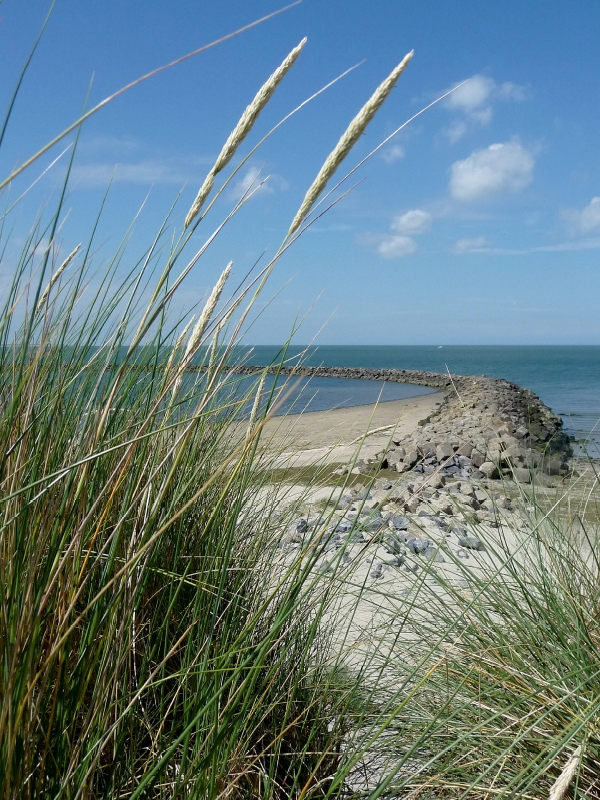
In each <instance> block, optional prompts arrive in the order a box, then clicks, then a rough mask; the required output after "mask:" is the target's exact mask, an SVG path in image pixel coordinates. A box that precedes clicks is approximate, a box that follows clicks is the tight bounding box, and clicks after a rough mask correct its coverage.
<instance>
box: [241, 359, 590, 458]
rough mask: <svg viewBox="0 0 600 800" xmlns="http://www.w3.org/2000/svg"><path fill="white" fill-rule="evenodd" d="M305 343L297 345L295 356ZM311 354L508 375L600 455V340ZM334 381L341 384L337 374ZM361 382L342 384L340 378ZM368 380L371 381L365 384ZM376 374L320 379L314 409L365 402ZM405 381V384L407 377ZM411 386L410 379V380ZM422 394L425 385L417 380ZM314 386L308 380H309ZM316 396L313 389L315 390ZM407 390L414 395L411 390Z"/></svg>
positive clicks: (358, 363)
mask: <svg viewBox="0 0 600 800" xmlns="http://www.w3.org/2000/svg"><path fill="white" fill-rule="evenodd" d="M304 350H305V348H302V347H290V348H289V349H288V351H287V359H288V360H290V359H291V360H293V359H295V358H298V356H299V355H300V354H301V353H302V352H304ZM242 354H243V361H244V362H245V363H248V364H261V365H265V364H270V363H272V362H274V361H277V360H279V359H280V358H281V350H280V348H279V347H278V346H256V347H253V348H251V347H248V348H241V352H240V353H239V355H240V357H242ZM303 362H304V363H305V364H307V365H311V366H319V365H322V366H335V367H363V368H365V369H367V368H370V369H382V368H389V369H417V370H431V371H432V372H446V370H447V369H448V370H449V371H450V372H452V373H457V374H460V375H487V376H488V377H493V378H505V379H506V380H509V381H512V382H513V383H517V384H518V385H519V386H523V387H525V388H527V389H531V391H533V392H535V393H536V394H537V395H538V396H539V397H540V398H541V399H542V400H543V402H544V403H545V404H546V405H547V406H549V407H550V408H551V409H552V410H553V411H554V412H555V413H556V414H559V415H560V416H561V417H562V419H563V422H564V427H565V431H566V432H567V433H568V434H569V435H571V436H573V437H574V438H575V440H576V442H577V443H578V444H579V447H578V448H577V449H580V448H583V449H586V450H587V452H589V454H590V455H592V456H594V457H600V422H599V421H600V347H597V346H554V345H547V346H487V345H481V346H457V345H453V346H448V347H446V346H444V347H433V346H404V345H399V346H394V345H390V346H354V345H352V346H332V345H324V346H320V347H311V348H309V350H308V351H307V352H305V355H304V358H303ZM332 381H333V384H334V385H333V386H332V385H331V382H332ZM341 383H344V384H359V386H353V385H352V386H351V385H348V386H344V387H341V386H339V385H338V386H337V387H336V386H335V384H341ZM360 384H362V385H363V388H361V387H360ZM368 384H370V382H368V381H337V380H336V379H325V378H320V379H312V380H311V382H310V389H309V390H310V392H311V393H312V394H314V399H313V401H312V404H311V405H310V406H309V407H308V410H316V409H317V408H332V407H334V406H336V405H340V404H342V403H343V404H344V405H360V404H363V403H372V402H375V400H376V399H377V395H378V392H379V389H380V388H381V387H380V386H379V385H376V386H377V387H378V388H376V389H373V388H368ZM398 385H399V384H388V385H386V387H385V389H384V394H383V396H382V400H392V399H397V395H395V394H394V390H395V387H396V386H398ZM400 385H401V384H400ZM406 388H409V387H406ZM410 389H411V391H412V394H413V395H416V394H422V393H424V392H423V387H410ZM305 392H306V387H305ZM311 396H312V395H311ZM403 396H407V395H403Z"/></svg>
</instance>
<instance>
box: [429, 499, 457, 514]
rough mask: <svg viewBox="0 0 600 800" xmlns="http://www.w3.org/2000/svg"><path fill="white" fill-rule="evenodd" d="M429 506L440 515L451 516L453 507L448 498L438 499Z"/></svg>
mask: <svg viewBox="0 0 600 800" xmlns="http://www.w3.org/2000/svg"><path fill="white" fill-rule="evenodd" d="M431 506H432V508H434V509H435V510H436V511H438V512H439V513H441V514H453V513H454V506H453V505H452V501H451V500H449V499H448V497H438V498H435V499H433V500H432V501H431Z"/></svg>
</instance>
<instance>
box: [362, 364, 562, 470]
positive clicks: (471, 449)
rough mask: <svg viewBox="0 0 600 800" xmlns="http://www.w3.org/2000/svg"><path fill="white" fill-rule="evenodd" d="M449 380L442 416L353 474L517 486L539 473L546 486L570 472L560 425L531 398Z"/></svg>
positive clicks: (500, 384)
mask: <svg viewBox="0 0 600 800" xmlns="http://www.w3.org/2000/svg"><path fill="white" fill-rule="evenodd" d="M440 378H443V376H440ZM452 381H453V382H452V388H451V389H450V390H449V391H447V392H446V396H445V398H444V401H443V403H442V404H441V405H440V407H439V409H438V410H437V411H436V412H434V414H432V416H431V417H430V418H429V419H427V420H423V423H422V425H421V426H420V427H419V429H418V430H417V431H415V432H414V433H413V434H411V435H409V436H407V437H405V438H393V439H392V444H391V446H390V447H389V448H388V449H387V451H385V452H382V453H380V454H379V455H378V456H377V457H376V458H374V459H372V462H371V463H370V464H358V465H357V466H358V471H361V468H363V467H366V468H367V469H369V468H370V469H373V468H374V467H379V468H384V469H385V468H388V469H393V470H396V471H397V472H399V473H404V472H408V471H411V470H412V471H416V472H420V473H424V474H431V473H434V472H435V473H439V474H441V475H443V476H445V477H455V478H474V479H477V478H488V479H492V480H493V479H497V478H500V477H503V476H507V477H512V478H514V479H515V480H518V481H519V482H521V483H528V482H530V481H531V480H532V477H533V476H534V474H536V473H537V480H538V483H540V484H542V485H543V484H544V483H549V481H547V476H553V477H562V478H564V477H566V476H568V475H569V474H570V473H571V469H570V466H569V458H571V457H572V455H573V451H572V448H571V443H570V440H569V437H568V436H567V435H566V434H565V433H564V432H563V431H562V420H561V419H560V417H557V416H556V415H555V414H553V413H552V411H550V409H549V408H547V407H546V406H545V405H544V404H543V403H542V402H541V400H540V399H539V398H538V397H537V396H536V395H534V394H533V393H532V392H529V391H528V390H526V389H522V388H521V387H519V386H516V385H515V384H512V383H508V382H507V381H502V380H496V379H492V378H469V377H465V376H453V379H452ZM544 476H546V477H544ZM550 483H551V481H550Z"/></svg>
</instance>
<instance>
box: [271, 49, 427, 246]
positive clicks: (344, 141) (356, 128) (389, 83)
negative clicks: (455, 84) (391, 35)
mask: <svg viewBox="0 0 600 800" xmlns="http://www.w3.org/2000/svg"><path fill="white" fill-rule="evenodd" d="M413 52H414V51H413V50H411V51H410V53H407V55H405V56H404V58H403V59H402V61H401V62H400V63H399V64H398V66H397V67H396V68H395V69H394V70H393V71H392V72H391V73H390V74H389V75H388V77H387V78H386V79H385V80H384V81H383V82H382V83H381V84H380V85H379V86H378V87H377V89H376V90H375V92H374V93H373V94H372V95H371V97H370V98H369V100H367V102H366V103H365V104H364V106H363V107H362V108H361V110H360V111H359V112H358V114H357V115H356V116H355V117H354V119H353V120H352V122H351V123H350V125H349V126H348V127H347V128H346V131H345V133H344V134H343V135H342V137H341V139H340V140H339V142H338V143H337V144H336V146H335V147H334V149H333V150H332V151H331V153H330V154H329V156H328V157H327V159H326V161H325V163H324V164H323V166H322V167H321V169H320V171H319V174H318V175H317V177H316V178H315V179H314V181H313V183H312V186H311V187H310V189H309V190H308V192H307V193H306V195H305V197H304V200H303V201H302V204H301V206H300V208H299V209H298V213H297V214H296V216H295V217H294V219H293V221H292V224H291V226H290V229H289V231H288V234H287V235H288V236H291V235H292V234H293V233H294V231H297V230H298V228H299V227H300V225H301V224H302V222H303V220H304V219H305V217H306V215H307V214H308V212H309V211H310V209H311V208H312V207H313V205H314V204H315V202H316V200H317V198H318V197H319V195H320V194H321V192H322V191H323V189H324V188H325V186H326V185H327V182H328V181H329V179H330V178H331V176H332V175H333V174H334V172H335V171H336V170H337V168H338V167H339V165H340V164H341V163H342V161H343V160H344V159H345V158H346V156H347V155H348V153H349V152H350V150H351V149H352V148H353V147H354V145H355V144H356V142H357V141H358V139H359V137H360V136H361V134H362V133H363V131H364V130H365V128H366V127H367V125H368V124H369V122H370V121H371V120H372V119H373V117H374V116H375V114H376V112H377V110H378V109H379V107H380V106H381V105H382V103H383V102H384V100H385V99H386V97H387V96H388V95H389V93H390V92H391V91H392V89H393V88H394V86H395V85H396V82H397V80H398V78H399V77H400V75H402V73H403V72H404V70H405V69H406V67H407V65H408V62H409V61H410V60H411V58H412V57H413Z"/></svg>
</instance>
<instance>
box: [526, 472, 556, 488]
mask: <svg viewBox="0 0 600 800" xmlns="http://www.w3.org/2000/svg"><path fill="white" fill-rule="evenodd" d="M532 483H535V484H536V485H537V486H543V487H544V488H546V489H552V488H553V487H554V486H557V485H558V483H559V479H558V478H553V477H551V476H550V475H545V474H544V473H543V472H538V473H537V475H535V476H534V478H533V480H532Z"/></svg>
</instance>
